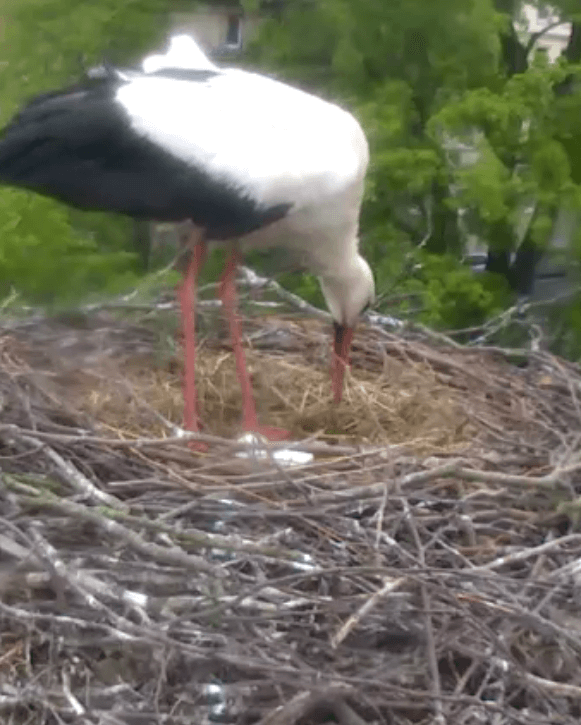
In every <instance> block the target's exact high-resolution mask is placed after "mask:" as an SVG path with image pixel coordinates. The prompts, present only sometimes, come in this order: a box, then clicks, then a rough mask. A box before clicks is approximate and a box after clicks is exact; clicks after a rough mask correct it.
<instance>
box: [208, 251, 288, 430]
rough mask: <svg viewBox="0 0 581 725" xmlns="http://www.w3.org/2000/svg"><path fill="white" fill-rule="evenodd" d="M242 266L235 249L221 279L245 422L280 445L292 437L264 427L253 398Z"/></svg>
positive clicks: (227, 261) (245, 424)
mask: <svg viewBox="0 0 581 725" xmlns="http://www.w3.org/2000/svg"><path fill="white" fill-rule="evenodd" d="M237 263H238V252H237V250H235V249H233V250H232V251H231V252H230V254H229V255H228V259H227V260H226V265H225V267H224V272H223V273H222V277H221V279H220V292H219V293H220V299H221V300H222V304H223V305H224V311H225V313H226V317H227V319H228V325H229V327H230V336H231V338H232V347H233V349H234V358H235V360H236V372H237V374H238V379H239V381H240V387H241V389H242V422H243V426H244V430H246V431H247V432H251V433H259V434H261V435H263V436H265V437H266V438H268V439H269V440H272V441H280V440H285V439H286V438H288V437H289V433H288V431H285V430H282V429H281V428H274V427H272V426H262V425H260V424H259V422H258V416H257V415H256V403H255V402H254V396H253V394H252V384H251V382H250V376H249V375H248V369H247V367H246V355H245V354H244V348H243V347H242V330H241V327H240V319H239V318H238V310H237V303H236V265H237Z"/></svg>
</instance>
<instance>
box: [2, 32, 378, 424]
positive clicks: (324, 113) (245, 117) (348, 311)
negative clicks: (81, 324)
mask: <svg viewBox="0 0 581 725" xmlns="http://www.w3.org/2000/svg"><path fill="white" fill-rule="evenodd" d="M368 160H369V152H368V146H367V141H366V138H365V134H364V133H363V131H362V129H361V126H360V125H359V123H358V122H357V120H356V119H355V118H354V117H353V116H352V115H351V114H350V113H348V112H347V111H345V110H343V109H342V108H340V107H339V106H337V105H335V104H332V103H329V102H327V101H325V100H322V99H320V98H317V97H315V96H313V95H311V94H309V93H305V92H303V91H301V90H298V89H296V88H292V87H290V86H288V85H286V84H283V83H280V82H278V81H276V80H273V79H271V78H267V77H264V76H261V75H258V74H256V73H249V72H245V71H242V70H238V69H220V68H218V67H217V66H216V65H215V64H214V63H212V62H211V61H210V60H209V59H208V58H207V57H206V56H205V54H204V53H203V52H202V51H201V49H200V48H199V47H198V45H197V44H196V43H195V41H194V40H193V39H192V38H190V37H188V36H185V35H180V36H176V37H174V38H172V39H171V41H170V44H169V48H168V51H167V52H166V53H165V54H157V55H152V56H149V57H148V58H146V59H145V60H144V61H143V63H142V71H118V70H115V69H113V70H111V71H110V72H108V73H106V74H105V77H104V78H102V79H101V81H99V82H98V83H97V84H96V85H95V84H80V85H78V86H76V87H75V88H73V89H65V90H64V91H61V92H57V93H53V94H47V95H46V96H43V97H39V98H38V99H35V100H33V101H32V102H31V103H30V104H29V105H28V106H27V107H25V108H24V109H23V111H22V112H21V113H20V114H19V115H18V116H17V117H16V118H15V119H14V120H13V121H12V122H11V124H9V126H8V127H7V128H6V129H5V130H4V131H3V134H2V137H0V180H2V181H4V183H11V184H15V185H19V186H24V187H28V188H31V189H34V190H36V191H39V192H40V193H44V194H48V195H52V196H55V197H57V198H59V199H62V200H64V201H66V202H68V203H70V204H73V205H76V206H79V207H82V208H89V209H107V210H111V211H118V212H121V213H125V214H130V215H132V216H145V217H153V218H159V219H169V220H174V221H183V220H188V219H189V220H191V221H192V222H193V224H194V226H195V227H196V228H197V230H198V232H197V233H196V235H195V238H196V239H197V240H198V248H199V247H200V245H202V246H205V243H206V241H211V240H212V239H218V240H221V241H225V240H228V239H231V240H236V247H242V248H243V249H244V248H247V247H268V246H282V247H287V248H289V249H292V250H294V251H295V252H296V253H297V254H298V255H299V256H300V258H301V259H302V260H303V261H304V263H305V264H306V265H307V266H308V267H309V268H310V269H311V270H312V271H313V272H314V273H316V274H317V275H318V276H319V278H320V281H321V285H322V290H323V293H324V295H325V298H326V301H327V304H328V306H329V309H330V311H331V314H332V316H333V318H334V320H335V323H336V334H335V368H336V369H335V397H336V399H340V396H341V388H342V370H343V367H344V364H345V363H346V360H347V354H348V350H349V345H350V341H351V331H352V328H353V326H354V325H355V323H356V321H357V318H358V316H359V314H360V312H361V310H362V309H363V308H364V307H365V306H366V305H367V304H369V303H370V302H371V301H372V300H373V296H374V288H373V277H372V274H371V271H370V269H369V266H368V265H367V263H366V262H365V260H364V259H363V258H362V257H361V256H360V255H359V252H358V226H359V212H360V207H361V200H362V195H363V184H364V177H365V173H366V169H367V165H368ZM193 238H194V237H193ZM202 256H203V254H202V253H201V252H200V254H198V253H197V252H196V254H194V255H193V258H194V260H195V263H193V266H191V268H190V270H189V272H188V276H187V278H186V281H185V283H184V289H185V288H186V286H188V287H189V286H190V285H193V284H194V282H195V278H196V276H197V273H198V269H199V264H200V263H201V258H202ZM234 259H235V258H234V257H232V260H231V262H229V263H228V265H227V267H226V272H225V276H224V279H223V291H224V294H225V295H226V297H228V299H230V297H232V294H233V293H232V289H231V286H232V284H233V270H234ZM182 307H183V310H184V314H185V313H186V312H187V310H186V307H187V304H186V302H185V297H184V296H183V295H182ZM227 310H230V312H229V314H230V313H231V314H232V315H233V314H234V308H233V306H232V305H230V307H228V306H227ZM190 322H191V321H190ZM231 323H232V332H233V338H234V341H235V343H237V342H239V340H237V338H236V335H237V332H236V330H235V329H234V327H235V325H234V323H233V322H232V320H231ZM184 332H185V334H186V338H187V337H188V334H189V333H188V331H187V329H185V330H184ZM237 354H238V352H237ZM186 358H187V359H188V355H186ZM240 360H242V358H240ZM240 360H239V363H240ZM190 363H191V364H189V368H188V370H187V374H191V375H192V376H193V370H192V369H191V368H192V367H193V352H192V353H191V360H190ZM242 363H243V360H242V362H241V363H240V364H239V373H240V375H241V380H242V378H243V377H244V375H246V372H245V370H244V371H243V370H242V369H241V366H242V367H244V366H243V364H242ZM246 378H247V375H246ZM242 382H243V388H244V385H245V384H246V383H247V382H248V381H247V380H246V382H245V381H244V380H242ZM186 392H187V394H190V393H191V394H192V395H195V391H194V389H193V387H192V388H191V390H190V391H189V393H188V391H186ZM246 397H247V396H246ZM246 397H245V398H244V408H245V423H246V427H247V429H248V428H251V429H252V427H253V426H254V428H256V426H257V423H256V420H255V419H256V416H255V412H252V411H251V414H248V410H247V407H248V401H247V399H246ZM186 403H187V401H186ZM190 408H191V409H190V414H189V421H188V425H189V427H196V420H195V419H194V418H195V403H194V404H193V405H192V406H190ZM192 410H193V411H194V413H192ZM192 415H193V416H194V418H192ZM253 421H254V422H253Z"/></svg>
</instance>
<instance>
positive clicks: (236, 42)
mask: <svg viewBox="0 0 581 725" xmlns="http://www.w3.org/2000/svg"><path fill="white" fill-rule="evenodd" d="M241 25H242V24H241V22H240V15H228V25H227V28H226V45H228V46H230V47H234V48H239V47H240V45H241V44H242V32H241Z"/></svg>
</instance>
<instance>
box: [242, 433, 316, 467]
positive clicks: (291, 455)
mask: <svg viewBox="0 0 581 725" xmlns="http://www.w3.org/2000/svg"><path fill="white" fill-rule="evenodd" d="M238 442H239V443H247V444H248V448H247V449H246V450H245V451H239V452H238V453H237V454H236V455H237V456H238V458H254V459H256V460H266V459H268V458H271V457H272V458H273V460H274V461H276V462H277V463H278V464H279V465H280V466H306V465H307V463H311V462H312V461H313V459H314V456H313V454H312V453H308V452H307V451H297V450H294V449H293V448H277V449H275V450H273V451H267V450H266V448H264V447H263V446H264V444H265V443H267V441H266V439H265V438H263V437H262V436H260V435H257V434H256V433H245V434H244V435H243V436H241V437H240V438H239V439H238Z"/></svg>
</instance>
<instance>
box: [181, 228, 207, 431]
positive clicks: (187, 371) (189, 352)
mask: <svg viewBox="0 0 581 725" xmlns="http://www.w3.org/2000/svg"><path fill="white" fill-rule="evenodd" d="M205 256H206V242H205V241H204V240H203V239H201V238H198V239H197V240H196V242H195V244H194V247H193V249H192V252H191V256H190V259H189V261H188V267H187V270H186V273H185V275H184V281H183V282H182V284H181V285H180V288H179V290H178V297H179V301H180V306H181V310H182V330H183V336H184V351H185V362H184V428H185V429H186V430H190V431H194V432H197V431H198V430H199V421H198V411H197V396H196V339H195V338H196V328H195V324H196V315H195V302H196V282H197V279H198V275H199V273H200V269H201V267H202V265H203V263H204V258H205Z"/></svg>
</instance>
